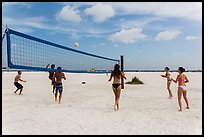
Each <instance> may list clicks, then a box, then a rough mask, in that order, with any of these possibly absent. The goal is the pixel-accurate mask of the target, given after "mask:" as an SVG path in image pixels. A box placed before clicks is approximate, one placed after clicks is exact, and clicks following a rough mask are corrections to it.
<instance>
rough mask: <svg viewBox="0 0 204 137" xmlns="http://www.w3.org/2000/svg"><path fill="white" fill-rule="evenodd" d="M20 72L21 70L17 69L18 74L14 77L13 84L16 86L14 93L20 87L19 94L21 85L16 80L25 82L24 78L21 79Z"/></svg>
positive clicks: (21, 89)
mask: <svg viewBox="0 0 204 137" xmlns="http://www.w3.org/2000/svg"><path fill="white" fill-rule="evenodd" d="M21 74H22V71H18V75H16V77H15V79H14V85H15V86H16V88H17V89H16V91H15V92H14V93H16V92H17V91H18V90H19V89H20V93H19V95H21V93H22V91H23V86H22V85H21V84H20V83H19V82H18V81H22V82H26V81H25V80H22V79H21Z"/></svg>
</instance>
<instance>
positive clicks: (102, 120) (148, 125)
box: [2, 72, 202, 135]
mask: <svg viewBox="0 0 204 137" xmlns="http://www.w3.org/2000/svg"><path fill="white" fill-rule="evenodd" d="M161 74H164V73H156V72H154V73H153V72H152V73H151V72H147V73H142V72H140V73H126V76H127V78H128V80H131V79H132V77H133V76H137V77H139V78H140V79H141V80H142V81H143V82H144V83H145V84H144V85H136V86H135V85H134V86H133V85H125V89H124V90H123V91H122V94H121V100H120V110H119V111H116V112H115V111H114V110H113V103H114V95H113V92H112V89H111V84H112V82H108V81H107V80H108V78H109V77H107V76H106V75H105V74H91V75H90V74H69V73H66V76H67V78H68V79H67V80H66V81H63V84H64V92H63V97H62V103H61V104H57V103H56V102H54V96H53V94H52V92H51V86H50V81H49V80H48V74H47V73H46V72H40V73H39V72H24V73H23V75H22V76H23V77H22V78H23V79H25V80H27V83H26V84H25V83H23V85H24V92H23V95H20V96H19V95H16V94H14V93H13V92H14V90H15V87H14V85H13V79H14V76H15V75H16V73H14V72H9V73H8V72H3V74H2V76H3V78H2V81H3V82H2V84H3V91H2V103H3V104H2V109H3V110H2V134H31V135H32V134H37V135H39V134H43V135H44V134H47V135H53V134H142V135H143V134H165V135H166V134H179V135H180V134H202V73H186V74H187V76H188V77H189V80H190V83H189V84H188V85H187V87H188V89H189V91H188V98H189V103H190V110H187V109H185V103H184V100H183V108H184V109H183V112H179V111H178V109H179V108H178V103H177V94H176V93H177V85H176V84H175V83H173V84H172V91H173V95H174V97H173V99H171V100H169V99H168V92H167V90H166V79H164V78H161V76H160V75H161ZM176 75H177V73H173V74H172V76H173V78H176ZM82 81H86V85H82V84H81V82H82Z"/></svg>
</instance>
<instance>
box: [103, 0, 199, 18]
mask: <svg viewBox="0 0 204 137" xmlns="http://www.w3.org/2000/svg"><path fill="white" fill-rule="evenodd" d="M106 4H109V5H111V6H112V7H113V9H114V10H115V11H116V12H117V13H118V14H123V15H127V14H128V15H130V14H132V15H138V14H141V15H155V16H159V17H167V18H168V17H176V18H184V19H189V20H195V21H199V22H202V2H127V3H125V2H111V3H109V2H107V3H106Z"/></svg>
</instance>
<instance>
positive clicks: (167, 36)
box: [155, 30, 181, 41]
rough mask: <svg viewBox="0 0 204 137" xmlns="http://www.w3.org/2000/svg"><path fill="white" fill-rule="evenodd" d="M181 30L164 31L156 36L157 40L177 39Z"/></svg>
mask: <svg viewBox="0 0 204 137" xmlns="http://www.w3.org/2000/svg"><path fill="white" fill-rule="evenodd" d="M180 33H181V32H180V31H178V30H172V31H169V30H167V31H162V32H159V33H158V34H157V36H156V37H155V40H157V41H159V40H172V39H175V38H176V37H177V36H178V35H179V34H180Z"/></svg>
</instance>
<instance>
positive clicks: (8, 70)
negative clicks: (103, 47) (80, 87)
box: [2, 69, 202, 72]
mask: <svg viewBox="0 0 204 137" xmlns="http://www.w3.org/2000/svg"><path fill="white" fill-rule="evenodd" d="M18 70H19V69H2V72H15V71H18ZM20 70H22V71H24V72H38V71H36V70H24V69H20ZM125 72H164V70H125ZM170 72H177V70H171V71H170ZM186 72H202V70H186Z"/></svg>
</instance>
